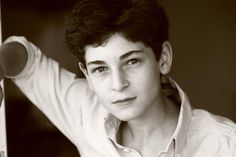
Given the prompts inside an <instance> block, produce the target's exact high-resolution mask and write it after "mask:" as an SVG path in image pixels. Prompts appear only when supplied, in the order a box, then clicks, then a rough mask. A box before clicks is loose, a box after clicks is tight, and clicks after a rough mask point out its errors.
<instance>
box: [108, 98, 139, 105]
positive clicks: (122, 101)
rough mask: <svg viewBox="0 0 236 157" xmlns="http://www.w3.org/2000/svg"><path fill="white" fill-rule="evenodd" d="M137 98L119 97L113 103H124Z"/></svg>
mask: <svg viewBox="0 0 236 157" xmlns="http://www.w3.org/2000/svg"><path fill="white" fill-rule="evenodd" d="M134 99H136V97H129V98H124V99H118V100H116V101H114V102H112V103H113V104H122V103H127V102H130V101H132V100H134Z"/></svg>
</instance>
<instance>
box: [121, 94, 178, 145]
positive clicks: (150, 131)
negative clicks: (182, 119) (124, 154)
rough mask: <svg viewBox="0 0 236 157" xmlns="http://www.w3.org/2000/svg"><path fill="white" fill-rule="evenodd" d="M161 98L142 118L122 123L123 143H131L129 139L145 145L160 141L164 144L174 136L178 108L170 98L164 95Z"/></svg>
mask: <svg viewBox="0 0 236 157" xmlns="http://www.w3.org/2000/svg"><path fill="white" fill-rule="evenodd" d="M160 100H161V101H159V102H158V103H155V104H154V105H152V106H151V107H150V108H149V109H147V111H145V113H144V114H143V115H142V116H140V118H136V119H134V120H130V121H128V122H125V123H123V124H122V126H121V129H122V131H121V132H122V138H121V139H122V143H124V144H125V143H126V144H127V145H129V144H128V143H129V141H136V142H135V143H136V144H137V143H140V144H141V145H143V144H145V143H152V142H150V141H159V143H160V145H163V144H164V143H166V141H168V140H169V139H170V138H171V137H172V135H173V133H174V130H175V128H176V125H177V119H178V109H177V107H176V105H175V104H174V103H173V102H171V101H170V100H169V99H167V98H165V97H163V98H162V99H160ZM126 144H125V145H126ZM155 145H157V144H156V143H155Z"/></svg>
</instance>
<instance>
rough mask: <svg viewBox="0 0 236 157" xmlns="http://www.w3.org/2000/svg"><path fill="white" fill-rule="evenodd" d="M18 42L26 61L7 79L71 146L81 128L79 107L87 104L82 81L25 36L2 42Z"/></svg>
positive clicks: (87, 91)
mask: <svg viewBox="0 0 236 157" xmlns="http://www.w3.org/2000/svg"><path fill="white" fill-rule="evenodd" d="M8 42H19V43H21V44H22V45H24V47H25V48H26V50H27V53H28V61H27V63H26V65H25V67H24V69H23V71H22V72H20V73H19V74H18V75H17V76H14V77H10V78H11V79H12V80H13V82H15V84H16V85H17V86H18V87H19V88H20V90H21V91H22V92H23V93H24V94H25V95H26V96H27V97H28V98H29V99H30V100H31V101H32V102H33V104H35V105H36V106H37V107H38V108H39V109H40V110H41V111H42V112H43V113H44V114H45V115H46V116H47V117H48V118H49V119H50V120H51V122H52V123H53V124H54V125H55V126H56V127H57V128H58V129H59V130H60V131H62V132H63V133H64V134H65V135H66V136H67V137H68V138H69V139H70V140H71V141H72V142H73V143H75V142H76V141H75V139H76V138H77V134H78V130H79V129H80V128H79V127H80V123H79V122H80V117H81V106H83V104H84V102H87V99H88V97H89V93H90V91H89V88H88V85H87V82H86V80H85V79H78V78H76V75H75V74H73V73H71V72H69V71H67V70H65V69H63V68H62V67H60V65H59V63H58V62H56V61H55V60H53V59H51V58H48V57H47V56H46V55H44V54H43V53H42V52H41V50H40V49H39V48H37V47H36V46H35V45H33V44H32V43H31V42H29V41H27V39H25V38H24V37H16V36H13V37H10V38H8V39H7V40H6V41H5V43H8Z"/></svg>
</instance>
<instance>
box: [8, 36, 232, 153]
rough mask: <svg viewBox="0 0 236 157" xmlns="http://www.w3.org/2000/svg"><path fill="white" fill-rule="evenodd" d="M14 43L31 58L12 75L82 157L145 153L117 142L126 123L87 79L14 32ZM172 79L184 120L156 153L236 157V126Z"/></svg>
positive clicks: (180, 113)
mask: <svg viewBox="0 0 236 157" xmlns="http://www.w3.org/2000/svg"><path fill="white" fill-rule="evenodd" d="M13 41H16V42H19V43H21V44H23V45H24V47H25V48H26V50H27V52H28V61H27V64H26V66H25V68H24V70H23V71H22V72H21V73H20V74H18V75H17V76H14V77H10V78H11V79H12V80H13V81H14V82H15V83H16V84H17V86H18V87H19V88H20V89H21V90H22V92H23V93H24V94H25V95H26V96H27V97H28V98H29V99H30V100H31V101H32V102H33V103H34V104H35V105H36V106H37V107H38V108H39V109H40V110H41V111H42V112H43V113H44V114H45V115H46V116H47V117H48V118H49V119H50V121H51V122H52V123H53V124H54V125H55V126H56V127H57V128H58V129H59V130H60V131H61V132H62V133H63V134H64V135H65V136H66V137H67V138H69V139H70V141H71V142H72V143H73V144H74V145H75V146H76V147H77V149H78V151H79V153H80V155H81V156H82V157H141V154H140V153H139V152H138V150H135V149H134V148H129V147H125V146H122V145H120V144H119V143H117V140H116V133H117V131H118V128H119V124H120V121H119V120H118V119H117V118H116V117H114V116H113V115H111V114H109V113H108V111H107V110H106V109H105V108H104V107H103V105H102V104H100V103H99V101H98V99H97V97H96V96H95V95H94V93H93V92H92V91H91V90H90V89H89V86H88V83H87V81H86V79H84V78H77V77H76V75H75V74H73V73H71V72H69V71H67V70H65V69H63V68H62V67H60V65H59V63H58V62H56V61H54V60H52V59H50V58H48V57H47V56H46V55H44V54H43V53H41V51H40V49H39V48H37V47H36V46H35V45H33V44H32V43H30V42H29V41H27V40H26V39H25V38H24V37H16V36H13V37H10V38H8V39H7V40H6V41H5V43H7V42H13ZM170 82H171V84H172V85H173V87H175V88H176V89H177V91H178V95H179V98H180V111H179V117H178V124H177V127H176V129H175V132H174V134H173V136H172V138H171V140H170V141H169V144H168V145H167V146H166V148H165V149H164V150H162V151H161V152H157V154H156V157H236V124H235V123H234V122H232V121H231V120H229V119H227V118H224V117H221V116H217V115H214V114H211V113H209V112H207V111H205V110H201V109H192V107H191V105H190V102H189V100H188V97H187V96H186V94H185V93H184V92H183V90H182V89H181V88H180V87H179V86H178V84H177V83H176V82H175V81H173V80H172V79H170ZM144 125H145V124H144Z"/></svg>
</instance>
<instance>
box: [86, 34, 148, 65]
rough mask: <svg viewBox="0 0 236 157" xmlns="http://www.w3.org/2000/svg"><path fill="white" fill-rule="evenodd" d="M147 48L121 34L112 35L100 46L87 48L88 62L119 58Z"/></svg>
mask: <svg viewBox="0 0 236 157" xmlns="http://www.w3.org/2000/svg"><path fill="white" fill-rule="evenodd" d="M145 49H147V47H145V46H144V44H143V43H141V42H132V41H129V40H127V39H126V38H125V37H124V36H122V35H120V34H118V33H117V34H114V35H112V36H111V37H110V38H109V39H108V40H107V41H106V42H105V43H104V44H102V45H100V46H97V47H96V46H93V45H88V46H86V47H85V60H86V62H89V61H92V60H103V59H109V58H114V57H117V58H119V57H120V56H122V55H123V54H125V53H127V52H130V51H134V50H145Z"/></svg>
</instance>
